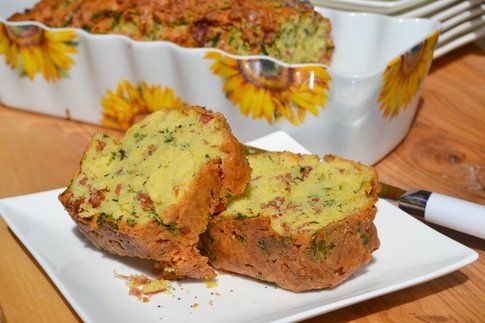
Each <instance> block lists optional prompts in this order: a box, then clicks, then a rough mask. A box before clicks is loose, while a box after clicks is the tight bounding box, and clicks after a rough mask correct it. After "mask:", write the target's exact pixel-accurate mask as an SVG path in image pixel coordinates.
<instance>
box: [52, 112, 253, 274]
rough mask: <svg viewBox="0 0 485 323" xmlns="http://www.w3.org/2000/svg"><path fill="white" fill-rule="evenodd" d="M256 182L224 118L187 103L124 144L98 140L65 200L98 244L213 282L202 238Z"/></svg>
mask: <svg viewBox="0 0 485 323" xmlns="http://www.w3.org/2000/svg"><path fill="white" fill-rule="evenodd" d="M249 177H250V168H249V165H248V163H247V160H246V158H245V156H244V154H243V150H242V146H241V144H240V143H239V142H238V141H237V140H236V139H235V138H234V136H233V135H232V134H231V130H230V128H229V125H228V124H227V123H226V120H225V118H224V117H223V116H222V115H221V114H219V113H211V112H209V111H207V110H205V109H202V108H199V107H190V106H184V107H181V108H174V109H162V110H160V111H157V112H154V113H153V114H151V115H149V116H147V117H146V118H145V119H143V120H142V121H140V122H138V123H136V124H135V125H133V126H132V127H131V128H130V129H128V131H127V132H126V134H125V136H124V138H123V139H122V140H118V139H117V138H113V137H109V136H107V135H103V134H96V135H94V137H93V138H92V140H91V143H90V145H89V147H88V149H87V151H86V152H85V154H84V157H83V159H82V161H81V169H80V171H79V173H78V174H77V175H76V177H75V178H74V179H73V180H72V182H71V184H70V185H69V187H68V188H67V189H66V191H65V192H64V193H62V194H61V195H60V197H59V199H60V201H61V202H62V204H63V205H64V206H65V207H66V209H67V210H68V211H69V213H70V215H71V216H72V218H73V219H74V221H75V222H76V223H77V225H78V227H79V229H80V230H81V231H82V232H83V233H84V234H85V235H86V236H87V238H88V239H89V240H90V241H91V242H92V243H93V244H94V245H96V246H97V247H99V248H102V249H105V250H107V251H109V252H111V253H114V254H118V255H122V256H137V257H141V258H149V259H154V260H157V261H160V262H161V264H163V266H164V268H163V269H164V270H165V271H166V272H167V273H170V277H172V278H174V277H177V278H181V277H194V278H208V277H213V276H214V275H215V273H214V271H213V269H212V268H210V266H209V265H208V264H207V258H206V257H203V256H201V255H200V254H199V251H198V249H197V248H196V245H197V243H198V241H199V235H200V234H201V233H202V232H204V231H205V229H206V227H207V223H208V221H209V217H210V215H211V214H212V213H213V212H214V211H215V209H216V207H217V206H218V205H220V203H225V202H226V201H227V200H228V199H229V198H230V197H231V196H232V195H235V194H240V193H242V192H243V191H244V188H245V187H246V185H247V183H248V181H249Z"/></svg>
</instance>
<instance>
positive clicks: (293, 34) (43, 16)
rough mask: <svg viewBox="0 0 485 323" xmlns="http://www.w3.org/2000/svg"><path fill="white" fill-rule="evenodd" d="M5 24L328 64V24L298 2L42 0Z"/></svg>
mask: <svg viewBox="0 0 485 323" xmlns="http://www.w3.org/2000/svg"><path fill="white" fill-rule="evenodd" d="M9 20H10V21H25V20H32V21H39V22H42V23H44V24H45V25H47V26H50V27H76V28H82V29H84V30H86V31H88V32H91V33H96V34H110V33H114V34H123V35H127V36H129V37H131V38H133V39H136V40H143V41H152V40H166V41H171V42H173V43H175V44H178V45H180V46H184V47H213V48H219V49H222V50H225V51H227V52H229V53H233V54H239V55H269V56H272V57H274V58H277V59H280V60H282V61H285V62H287V63H323V64H328V63H329V60H330V57H331V55H332V51H333V42H332V39H331V36H330V21H329V19H327V18H325V17H322V16H321V15H320V14H319V13H317V12H316V11H314V10H313V7H312V5H311V4H310V3H309V2H308V1H300V0H198V1H196V0H142V1H139V0H106V1H98V0H42V1H40V2H39V3H38V4H36V5H35V6H34V7H33V8H32V9H30V10H26V11H25V12H24V13H17V14H15V15H13V16H12V17H11V18H10V19H9Z"/></svg>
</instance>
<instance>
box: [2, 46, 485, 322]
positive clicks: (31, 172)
mask: <svg viewBox="0 0 485 323" xmlns="http://www.w3.org/2000/svg"><path fill="white" fill-rule="evenodd" d="M100 130H103V131H105V132H108V133H114V132H115V131H113V130H106V129H102V128H100V127H96V126H91V125H86V124H81V123H77V122H73V121H67V120H61V119H56V118H51V117H47V116H42V115H35V114H31V113H28V112H22V111H17V110H12V109H7V108H4V107H0V198H2V197H9V196H14V195H18V194H27V193H33V192H38V191H43V190H48V189H53V188H58V187H62V186H65V185H66V184H68V182H69V179H70V178H71V177H72V176H73V174H74V173H75V171H76V170H77V167H78V163H79V159H80V156H81V154H82V152H83V149H84V148H85V146H86V144H87V142H88V140H89V137H90V136H91V134H93V133H94V132H96V131H100ZM377 169H378V171H379V175H380V178H381V179H382V180H383V181H384V182H388V183H390V184H395V185H399V186H402V187H404V188H415V187H419V188H424V189H427V190H432V191H436V192H440V193H445V194H449V195H452V196H457V197H460V198H464V199H467V200H471V201H475V202H478V203H481V204H485V190H484V185H485V56H484V53H483V51H481V50H480V49H479V48H478V47H476V46H474V45H470V46H467V47H464V48H462V49H460V50H458V51H456V52H454V53H452V54H450V55H447V56H445V57H443V58H441V59H439V60H437V61H436V62H435V63H434V65H433V68H432V71H431V74H430V76H429V77H428V79H427V81H426V84H425V87H424V91H423V94H422V102H421V104H420V109H419V112H418V115H417V117H416V120H415V122H414V124H413V126H412V129H411V131H410V132H409V135H408V136H407V137H406V139H405V140H404V141H403V143H402V144H401V145H400V146H399V147H398V148H397V149H395V150H394V151H393V152H391V153H390V154H389V155H388V156H387V157H386V158H385V159H384V160H382V161H381V162H379V163H378V164H377ZM438 230H440V231H441V232H443V233H445V234H447V235H449V236H450V237H452V238H453V239H456V240H457V241H459V242H461V243H463V244H465V245H467V246H469V247H471V248H473V249H474V250H476V251H477V252H478V253H479V254H480V258H479V260H478V261H476V262H475V263H473V264H472V265H469V266H467V267H465V268H463V269H461V270H459V271H456V272H454V273H451V274H448V275H446V276H443V277H441V278H438V279H435V280H432V281H430V282H427V283H424V284H421V285H418V286H415V287H411V288H407V289H405V290H402V291H398V292H395V293H392V294H389V295H385V296H382V297H379V298H375V299H372V300H369V301H366V302H363V303H360V304H356V305H353V306H350V307H347V308H344V309H341V310H337V311H334V312H332V313H328V314H325V315H322V316H320V317H318V318H314V319H312V320H310V321H311V322H317V321H321V320H328V321H352V320H356V321H361V322H364V321H388V320H393V321H425V322H428V321H445V320H451V321H459V322H464V321H474V322H479V321H482V322H484V321H485V242H484V241H483V240H480V239H477V238H472V237H469V236H466V235H464V234H459V233H456V232H451V231H449V230H445V229H440V228H438ZM417 252H419V250H417ZM0 264H1V265H0V306H1V308H3V313H4V314H3V315H4V316H5V317H6V319H7V320H8V322H28V321H42V322H56V321H58V322H71V321H72V322H74V321H79V320H80V319H79V317H78V316H77V315H76V313H75V312H74V310H73V309H72V308H71V306H70V305H69V304H68V303H67V301H66V300H65V299H64V298H63V297H62V295H61V294H60V292H59V290H58V289H57V288H56V286H55V285H54V284H53V283H52V281H51V280H50V279H49V278H48V277H47V275H46V274H45V273H44V271H43V270H42V268H41V267H40V266H39V264H38V263H37V262H36V261H35V260H34V258H33V257H32V256H31V255H30V254H29V252H28V251H27V250H26V249H25V248H24V247H23V246H22V244H21V243H20V242H19V240H18V239H17V238H15V236H14V235H13V233H12V232H11V231H9V230H8V228H7V226H6V224H5V222H3V220H0ZM1 312H2V310H0V313H1ZM1 321H2V319H1V316H0V322H1Z"/></svg>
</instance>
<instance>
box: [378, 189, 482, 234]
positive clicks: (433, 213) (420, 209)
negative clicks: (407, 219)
mask: <svg viewBox="0 0 485 323" xmlns="http://www.w3.org/2000/svg"><path fill="white" fill-rule="evenodd" d="M380 184H381V186H382V189H381V192H380V193H379V197H381V198H385V199H390V200H394V201H397V205H398V207H399V208H400V209H402V210H403V211H405V212H407V213H410V214H412V215H415V216H419V217H421V218H423V219H424V220H425V221H428V222H431V223H435V224H438V225H441V226H443V227H447V228H450V229H453V230H456V231H460V232H464V233H466V234H469V235H472V236H475V237H478V238H481V239H485V206H483V205H480V204H477V203H472V202H469V201H465V200H461V199H458V198H455V197H451V196H447V195H443V194H439V193H433V192H429V191H425V190H419V189H414V190H408V191H406V190H403V189H402V188H399V187H396V186H392V185H389V184H385V183H380Z"/></svg>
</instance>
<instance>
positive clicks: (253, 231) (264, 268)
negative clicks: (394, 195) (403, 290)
mask: <svg viewBox="0 0 485 323" xmlns="http://www.w3.org/2000/svg"><path fill="white" fill-rule="evenodd" d="M375 212H376V209H375V208H372V209H370V210H367V211H364V212H362V213H360V214H357V215H354V216H351V217H348V218H346V219H344V220H341V221H338V222H335V223H332V224H330V225H328V226H327V227H326V228H324V229H322V230H320V231H319V232H318V233H316V234H315V235H303V234H300V235H298V236H294V237H285V236H281V235H279V234H278V233H276V232H274V231H273V229H272V228H271V227H270V221H269V219H268V218H245V219H242V220H237V219H234V218H229V219H222V218H220V217H218V216H215V217H214V218H213V219H212V220H211V222H210V224H209V226H208V230H207V232H206V233H205V234H204V235H203V237H202V241H203V243H204V246H205V248H206V252H207V254H208V256H209V259H210V260H211V264H212V265H213V266H214V267H215V268H217V269H223V270H227V271H231V272H235V273H238V274H243V275H247V276H250V277H254V278H257V279H261V280H266V281H268V282H274V283H275V284H277V285H279V286H281V287H283V288H285V289H289V290H292V291H295V292H300V291H305V290H311V289H320V288H326V287H333V286H335V285H337V284H338V283H340V282H342V281H344V280H345V279H347V278H348V277H349V276H350V275H352V273H354V272H355V271H356V270H357V269H359V268H360V267H361V266H362V265H364V264H366V263H368V262H369V261H370V259H371V253H372V252H373V251H374V250H376V249H378V248H379V239H378V237H377V230H376V228H375V225H374V224H373V223H372V221H373V219H374V216H375ZM363 237H365V238H363ZM320 239H321V240H320ZM363 239H366V241H367V242H366V243H363V241H362V240H363ZM326 240H327V241H330V240H331V241H332V242H333V244H334V247H332V248H330V247H328V246H327V248H328V250H327V249H326V251H325V253H326V254H325V257H323V256H322V255H315V253H316V252H317V253H318V252H322V250H317V251H315V245H314V243H315V241H326ZM317 248H318V247H317Z"/></svg>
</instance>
